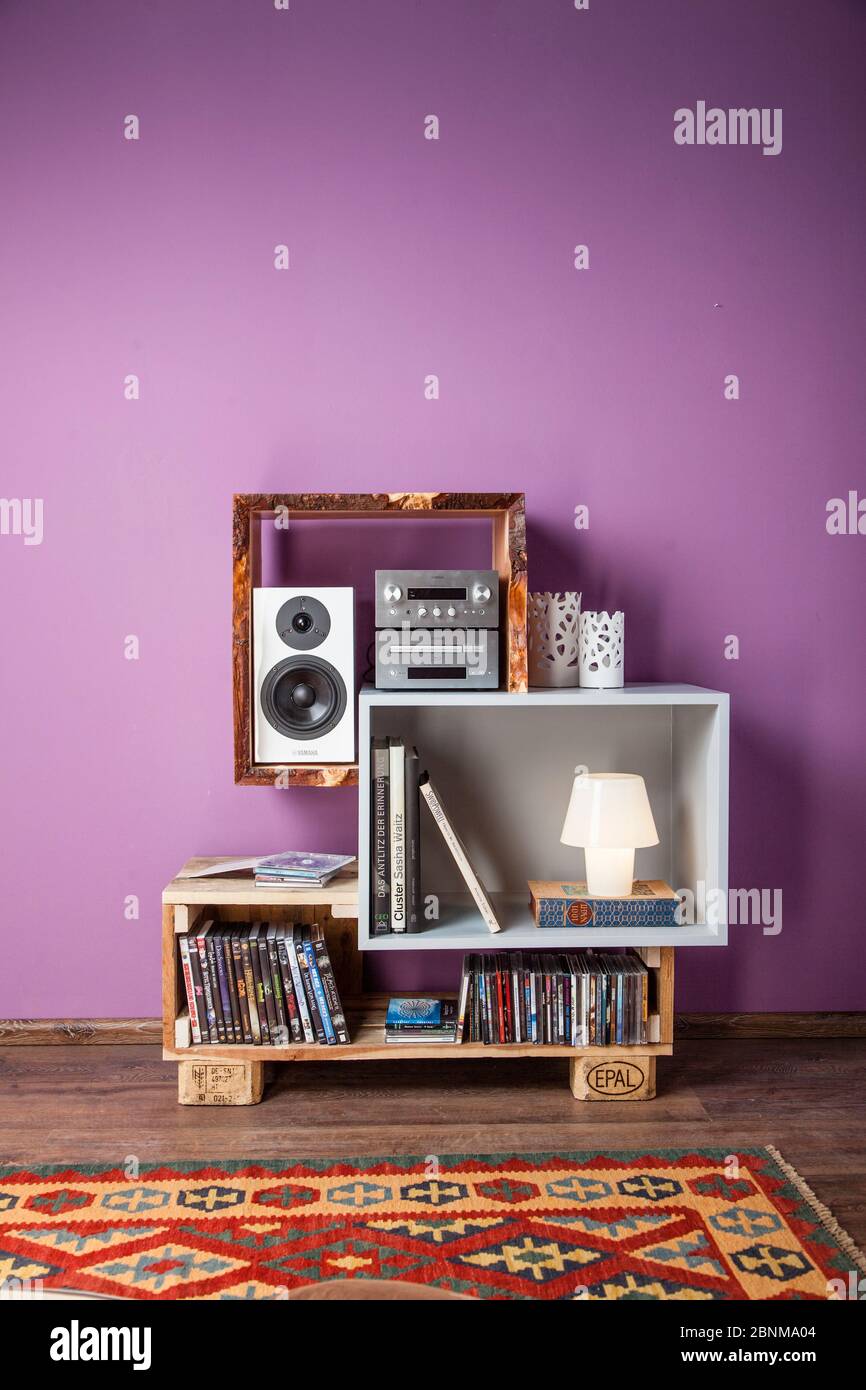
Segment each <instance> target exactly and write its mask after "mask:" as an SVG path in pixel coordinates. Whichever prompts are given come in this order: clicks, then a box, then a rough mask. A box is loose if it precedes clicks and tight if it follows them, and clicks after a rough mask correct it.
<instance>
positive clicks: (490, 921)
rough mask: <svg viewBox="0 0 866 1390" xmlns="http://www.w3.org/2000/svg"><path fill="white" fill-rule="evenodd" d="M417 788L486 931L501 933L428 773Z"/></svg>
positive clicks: (492, 909) (482, 887)
mask: <svg viewBox="0 0 866 1390" xmlns="http://www.w3.org/2000/svg"><path fill="white" fill-rule="evenodd" d="M419 786H420V790H421V794H422V796H423V797H424V800H425V801H426V803H427V806H428V808H429V810H430V812H431V814H432V816H433V819H434V820H435V822H436V824H437V825H438V827H439V829H440V831H441V832H442V837H443V839H444V840H445V843H446V845H447V846H448V848H449V849H450V851H451V854H452V856H453V858H454V862H455V864H456V865H457V867H458V869H459V870H460V873H461V874H462V876H463V881H464V882H465V884H466V887H467V888H468V889H469V892H470V893H471V894H472V897H473V899H474V902H475V906H476V907H477V908H478V911H479V912H480V913H481V916H482V917H483V918H484V921H485V923H486V924H487V928H488V930H489V931H491V932H498V931H501V930H502V925H501V923H500V921H499V919H498V917H497V916H496V912H495V910H494V907H493V904H492V902H491V901H490V898H489V897H488V895H487V891H486V889H485V888H484V885H483V884H482V882H481V880H480V879H479V877H478V875H477V874H476V872H475V870H474V869H473V867H472V865H471V863H470V861H469V856H468V854H467V853H466V847H465V845H464V844H463V841H462V840H461V839H460V836H459V835H458V834H457V831H456V830H455V829H454V826H453V824H452V822H451V820H450V819H449V817H448V814H447V812H446V810H445V807H444V806H443V804H442V799H441V797H440V796H439V795H438V793H437V792H436V791H435V790H434V787H433V784H432V782H431V781H430V777H429V774H428V773H426V772H422V774H421V776H420V778H419Z"/></svg>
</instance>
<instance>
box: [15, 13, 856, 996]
mask: <svg viewBox="0 0 866 1390" xmlns="http://www.w3.org/2000/svg"><path fill="white" fill-rule="evenodd" d="M864 37H866V21H864V11H863V7H862V6H861V5H859V4H855V3H853V0H825V3H824V4H821V5H816V4H814V3H813V0H796V3H795V0H729V3H727V4H726V5H720V4H718V5H713V6H710V5H695V4H694V3H692V2H691V0H659V3H657V4H652V5H650V4H647V3H646V0H620V3H618V4H616V5H612V4H609V3H605V0H591V4H590V8H589V9H588V10H587V11H583V12H580V11H577V10H575V9H574V8H573V6H572V5H571V4H570V3H569V0H556V3H554V0H545V2H544V3H542V2H541V0H535V2H534V3H532V4H527V3H526V0H497V3H478V0H476V2H475V3H474V4H472V5H467V4H466V3H465V0H439V3H436V4H426V5H421V4H407V3H406V0H376V2H375V3H368V4H363V5H362V4H358V3H350V0H315V3H313V0H292V4H291V9H290V10H289V11H288V12H287V13H286V12H278V11H275V10H274V8H273V6H272V4H270V0H257V3H255V4H253V3H247V4H241V3H240V0H235V3H228V2H227V0H207V3H204V0H185V3H183V4H178V3H177V2H176V0H158V2H157V0H151V2H150V3H143V2H142V3H135V4H133V3H130V2H129V0H126V3H123V4H121V3H118V0H90V3H89V4H87V5H72V6H70V5H68V4H62V3H59V0H43V3H40V4H38V5H34V4H25V3H23V0H19V3H8V4H6V5H4V6H3V8H2V11H0V130H2V141H0V186H2V190H3V216H2V240H3V254H2V260H0V279H2V283H0V303H2V317H3V322H4V333H3V347H2V352H3V363H2V372H0V420H2V430H3V435H4V447H3V455H2V457H3V468H2V483H0V490H2V493H3V495H4V497H6V498H14V497H20V498H32V497H41V498H43V499H44V540H43V543H42V544H41V545H31V546H26V545H24V543H23V539H22V537H20V536H15V535H5V536H0V574H2V578H0V583H2V593H3V596H4V604H3V622H4V634H3V664H2V672H0V710H2V723H3V729H4V731H5V737H4V739H3V754H2V759H0V768H2V774H0V775H2V816H3V827H2V845H3V852H4V853H3V858H4V865H3V871H2V883H3V894H4V896H3V910H2V920H3V928H4V943H3V968H2V982H0V1015H34V1016H40V1015H42V1016H46V1015H47V1016H50V1015H57V1014H66V1015H100V1014H101V1015H127V1014H133V1015H135V1014H154V1013H156V1012H157V1011H158V1008H159V989H158V978H159V945H158V931H159V928H158V920H159V908H158V905H159V893H160V889H161V887H162V884H163V883H164V881H165V880H166V879H168V878H169V877H170V876H171V875H172V874H173V872H174V871H175V869H176V868H177V867H178V865H179V864H180V862H181V861H182V860H183V859H184V858H186V857H187V855H188V854H191V853H194V852H201V851H205V852H207V851H212V852H226V853H228V852H237V853H253V852H256V851H257V850H261V851H270V850H275V849H280V848H283V847H288V846H291V845H296V846H301V845H303V846H306V845H308V844H310V843H315V844H316V845H318V846H320V847H322V848H332V849H340V850H342V849H344V848H347V847H353V846H354V836H355V814H356V796H355V793H354V792H353V791H351V790H346V791H333V792H321V791H316V790H309V791H305V790H301V791H295V792H279V791H274V792H267V791H258V790H252V789H246V788H235V787H234V786H233V783H232V763H231V696H230V661H229V656H230V642H229V624H230V529H229V515H230V511H229V509H230V497H231V494H232V492H234V491H255V490H258V489H262V490H276V491H280V490H301V489H303V488H314V489H317V490H322V491H331V490H333V491H342V490H347V491H348V490H362V491H374V490H380V489H382V490H398V489H399V490H404V489H415V488H418V489H426V488H441V489H464V488H475V489H483V488H495V489H523V490H525V492H526V497H527V506H528V509H529V515H530V534H529V556H530V566H531V569H530V583H531V586H532V587H533V588H547V587H572V586H573V587H580V588H582V589H583V590H584V593H585V596H586V601H588V603H589V604H590V605H591V606H602V605H606V604H615V605H620V606H623V607H625V608H626V610H627V614H628V617H627V635H628V674H629V677H630V679H641V678H649V679H659V680H664V679H673V680H686V681H695V682H698V683H702V684H706V685H710V686H718V687H721V688H722V689H729V690H731V692H732V696H733V753H732V756H733V764H732V804H731V823H732V844H731V851H732V854H731V870H732V873H731V877H732V882H733V883H734V884H735V885H744V886H758V887H769V888H776V887H781V888H782V889H783V890H784V895H785V899H784V928H783V931H782V933H781V935H779V936H776V937H768V936H763V935H762V934H761V930H760V928H759V927H741V928H738V929H734V930H733V931H732V944H731V945H730V947H729V948H728V949H727V950H726V951H718V952H717V951H706V952H697V951H696V952H694V953H690V952H683V953H681V957H682V958H681V962H680V985H681V987H680V990H679V996H678V1003H679V1005H680V1007H682V1008H687V1009H706V1008H720V1009H736V1010H749V1009H831V1008H833V1009H854V1008H858V1007H863V1005H864V989H863V965H862V961H863V950H862V942H863V931H864V926H866V922H864V915H866V914H864V909H863V902H864V898H863V890H862V879H861V867H862V866H861V859H860V850H859V841H860V839H861V838H862V834H863V826H864V822H866V777H864V761H866V754H864V737H863V701H864V696H863V688H864V677H866V654H864V626H863V608H862V602H863V575H864V556H866V537H863V536H850V535H849V536H830V535H828V534H827V531H826V527H825V517H826V503H827V500H828V499H829V498H831V497H835V496H845V495H846V494H847V491H848V489H849V488H856V487H858V486H859V487H860V488H861V489H863V490H864V491H866V478H864V468H863V436H864V424H866V421H864V395H863V362H864V337H866V332H864V324H866V314H864V308H866V305H864V297H866V296H864V258H863V252H862V230H863V222H864V216H863V214H864V208H863V203H864V179H863V170H864V167H866V125H864V119H863V87H862V72H863V49H864ZM698 100H706V101H708V102H709V103H710V104H713V103H718V104H719V105H720V106H723V107H728V106H753V105H754V106H758V107H768V108H775V107H781V108H782V109H783V111H784V127H783V130H784V145H783V150H782V152H781V154H780V155H778V156H776V157H775V158H773V157H764V156H763V155H762V152H761V150H760V148H754V147H745V148H744V147H734V148H731V147H722V148H714V147H709V146H705V147H703V148H699V147H691V148H689V147H680V146H677V145H676V144H675V143H674V139H673V129H674V120H673V113H674V110H675V109H676V108H678V107H681V106H692V107H694V105H695V103H696V102H697V101H698ZM130 113H134V114H137V115H138V116H139V117H140V120H141V138H140V140H139V141H138V142H133V141H126V140H124V139H123V138H122V123H123V119H124V117H125V116H126V115H128V114H130ZM431 113H434V114H436V115H438V116H439V118H440V121H441V138H440V139H439V141H438V142H434V141H428V140H425V139H424V138H423V121H424V118H425V116H427V115H428V114H431ZM281 242H285V243H287V244H288V245H289V247H290V252H291V261H292V265H291V269H290V270H289V271H288V272H277V271H276V270H275V269H274V267H273V248H274V246H275V245H276V244H277V243H281ZM577 243H586V244H587V245H588V246H589V249H590V268H589V269H588V270H585V271H576V270H575V269H573V267H572V257H573V247H574V246H575V244H577ZM128 373H136V374H138V375H139V376H140V379H141V398H140V400H138V401H127V400H125V399H124V395H123V381H124V378H125V376H126V375H127V374H128ZM428 373H437V374H438V375H439V377H440V380H441V398H440V399H439V400H438V401H433V402H430V401H427V400H425V399H424V395H423V379H424V377H425V376H426V375H427V374H428ZM729 373H736V374H738V375H739V378H740V383H741V396H740V399H739V400H737V401H727V400H725V399H724V396H723V382H724V378H725V376H726V375H727V374H729ZM578 503H586V504H588V505H589V508H590V529H589V530H588V531H585V532H578V531H576V530H575V529H574V527H573V524H572V518H573V512H574V507H575V505H576V504H578ZM317 577H320V578H321V580H322V581H323V582H327V579H328V574H327V571H326V570H323V572H322V573H321V575H320V576H317ZM129 634H135V635H137V636H138V638H139V640H140V647H141V657H140V660H138V661H127V660H125V659H124V649H123V643H124V638H125V637H126V636H127V635H129ZM728 634H736V635H737V636H738V637H739V640H740V659H739V661H727V660H725V659H724V655H723V650H724V639H725V637H726V635H728ZM128 894H137V895H139V896H140V900H141V918H140V920H139V921H126V920H125V919H124V915H123V904H124V899H125V897H126V896H127V895H128ZM406 968H407V970H411V971H412V975H411V983H412V984H413V985H414V984H420V983H422V982H424V981H426V982H427V983H430V984H431V985H432V984H435V983H436V982H437V980H436V975H437V972H439V971H441V969H442V962H438V963H437V962H435V961H431V960H430V959H429V958H428V957H426V956H424V957H421V956H419V957H417V958H416V960H415V962H414V964H413V965H412V966H411V967H410V966H408V965H407V967H406ZM425 972H426V973H425ZM406 978H407V979H408V978H409V977H408V976H407V977H406Z"/></svg>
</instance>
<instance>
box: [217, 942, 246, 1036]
mask: <svg viewBox="0 0 866 1390" xmlns="http://www.w3.org/2000/svg"><path fill="white" fill-rule="evenodd" d="M220 940H221V943H222V951H223V965H224V967H225V978H226V985H227V987H228V995H229V1012H230V1014H231V1020H232V1033H233V1034H234V1041H235V1042H237V1043H239V1042H243V1040H244V1035H243V1029H242V1028H241V1012H240V1001H239V999H238V983H237V978H236V976H235V967H234V959H233V956H232V933H231V929H230V928H229V927H225V928H223V929H222V930H221V931H220ZM226 1033H228V1027H227V1028H226Z"/></svg>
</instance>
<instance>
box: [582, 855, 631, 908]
mask: <svg viewBox="0 0 866 1390" xmlns="http://www.w3.org/2000/svg"><path fill="white" fill-rule="evenodd" d="M584 854H585V855H586V891H587V893H588V894H589V896H590V897H591V898H627V897H629V896H630V895H631V890H632V884H633V883H634V850H633V849H586V850H584Z"/></svg>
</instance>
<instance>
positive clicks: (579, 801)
mask: <svg viewBox="0 0 866 1390" xmlns="http://www.w3.org/2000/svg"><path fill="white" fill-rule="evenodd" d="M560 838H561V840H562V843H563V844H564V845H579V846H581V847H582V848H584V849H641V848H644V847H645V846H647V845H657V844H658V842H659V837H658V831H657V830H656V825H655V821H654V820H653V813H652V810H651V809H650V804H649V797H648V796H647V793H646V784H645V783H644V780H643V778H642V777H640V776H638V774H637V773H635V772H586V773H579V774H578V775H577V776H576V777H575V779H574V785H573V786H572V788H571V800H570V801H569V803H568V810H567V812H566V814H565V824H564V825H563V827H562V835H561V837H560Z"/></svg>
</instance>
